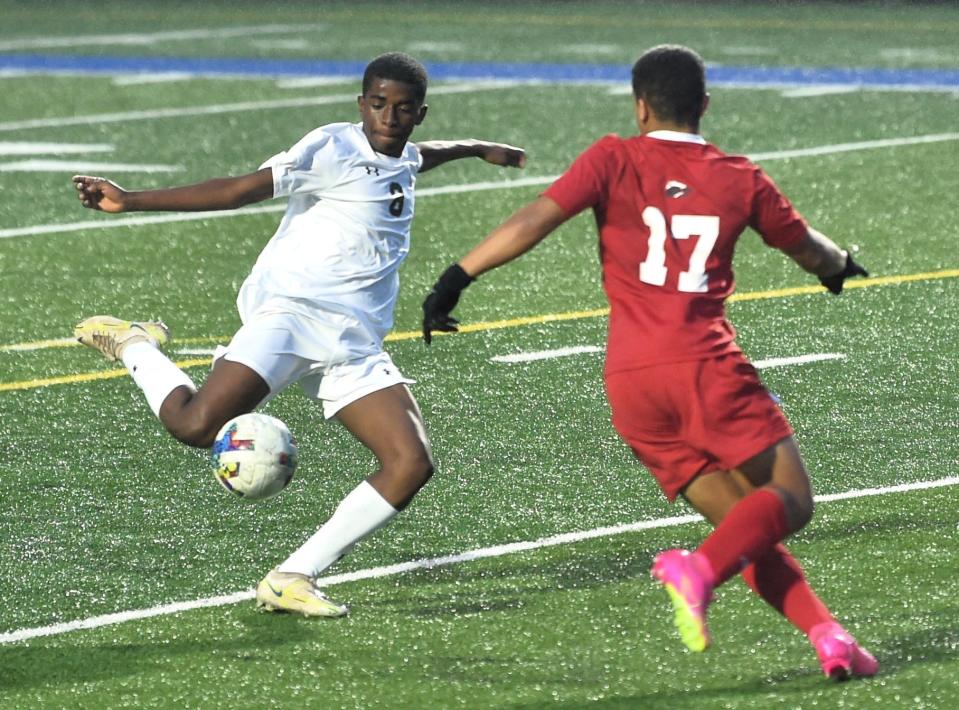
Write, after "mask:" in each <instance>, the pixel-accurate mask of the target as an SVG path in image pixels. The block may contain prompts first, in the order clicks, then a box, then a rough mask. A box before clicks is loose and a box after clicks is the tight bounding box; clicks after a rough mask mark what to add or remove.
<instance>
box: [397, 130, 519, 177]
mask: <svg viewBox="0 0 959 710" xmlns="http://www.w3.org/2000/svg"><path fill="white" fill-rule="evenodd" d="M416 147H417V148H418V149H419V151H420V154H421V155H422V156H423V166H422V167H421V168H420V172H421V173H422V172H426V171H427V170H432V169H433V168H435V167H436V166H437V165H442V164H443V163H448V162H449V161H451V160H459V159H460V158H482V159H483V160H485V161H486V162H487V163H492V164H493V165H500V166H502V167H504V168H522V167H525V165H526V152H525V151H524V150H523V149H522V148H517V147H516V146H512V145H508V144H506V143H490V142H488V141H480V140H475V139H472V138H470V139H465V140H454V141H423V142H421V143H417V144H416Z"/></svg>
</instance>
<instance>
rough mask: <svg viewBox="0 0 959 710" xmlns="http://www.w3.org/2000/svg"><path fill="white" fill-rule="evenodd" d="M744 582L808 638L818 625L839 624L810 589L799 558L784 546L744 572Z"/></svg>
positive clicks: (759, 559)
mask: <svg viewBox="0 0 959 710" xmlns="http://www.w3.org/2000/svg"><path fill="white" fill-rule="evenodd" d="M743 579H744V580H746V584H748V585H749V588H750V589H752V590H753V591H754V592H756V594H758V595H759V596H760V597H762V598H763V600H765V602H766V603H767V604H769V606H771V607H772V608H773V609H775V610H776V611H778V612H779V613H780V614H782V615H783V616H785V617H786V618H787V619H789V621H790V622H792V624H793V626H795V627H796V628H797V629H799V630H800V631H802V632H803V633H804V634H806V635H807V636H808V635H809V630H810V629H811V628H812V627H813V626H815V625H816V624H821V623H824V622H828V621H835V619H834V618H833V616H832V614H830V613H829V609H827V608H826V605H825V604H823V603H822V602H821V601H820V600H819V597H817V596H816V593H815V592H814V591H813V590H812V587H810V586H809V582H807V581H806V576H805V575H804V574H803V571H802V567H800V566H799V563H798V562H797V561H796V558H795V557H793V556H792V555H791V554H789V550H787V549H786V548H785V546H783V545H776V546H775V547H773V549H771V550H770V551H769V552H767V553H766V554H765V555H763V556H762V557H760V558H758V559H757V560H755V561H754V562H753V563H752V564H751V565H749V566H748V567H747V568H746V569H744V570H743Z"/></svg>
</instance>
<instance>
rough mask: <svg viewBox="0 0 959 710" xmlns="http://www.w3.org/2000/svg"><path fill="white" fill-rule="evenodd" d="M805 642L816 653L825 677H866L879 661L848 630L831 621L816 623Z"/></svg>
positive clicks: (872, 672)
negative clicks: (809, 643)
mask: <svg viewBox="0 0 959 710" xmlns="http://www.w3.org/2000/svg"><path fill="white" fill-rule="evenodd" d="M809 641H810V642H811V643H812V645H813V648H815V649H816V655H818V656H819V665H820V666H822V672H823V673H825V674H826V676H827V677H829V678H833V679H835V680H848V679H849V678H850V677H852V676H861V677H866V678H868V677H870V676H874V675H876V673H877V672H878V671H879V662H878V661H877V660H876V659H875V658H873V656H872V654H871V653H869V651H867V650H866V649H864V648H862V647H861V646H860V645H859V644H858V643H856V639H854V638H853V637H852V636H851V635H850V634H849V632H848V631H846V630H845V629H844V628H843V627H842V626H840V625H839V624H837V623H836V622H835V621H827V622H825V623H822V624H816V625H815V626H814V627H812V629H810V631H809Z"/></svg>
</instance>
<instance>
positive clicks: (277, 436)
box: [212, 413, 296, 501]
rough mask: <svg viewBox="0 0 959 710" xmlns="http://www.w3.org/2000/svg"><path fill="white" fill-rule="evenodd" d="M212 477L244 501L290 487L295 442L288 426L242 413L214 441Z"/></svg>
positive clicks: (255, 415) (270, 494)
mask: <svg viewBox="0 0 959 710" xmlns="http://www.w3.org/2000/svg"><path fill="white" fill-rule="evenodd" d="M212 460H213V475H214V476H215V477H216V480H217V481H219V482H220V485H222V486H223V487H224V488H225V489H226V490H228V491H230V492H231V493H233V494H234V495H236V496H239V497H240V498H243V499H244V500H250V501H253V500H265V499H266V498H271V497H272V496H275V495H276V494H277V493H279V492H280V491H282V490H283V489H284V488H286V487H287V485H289V483H290V481H291V480H292V479H293V471H294V469H295V468H296V442H295V441H294V440H293V436H292V435H291V434H290V430H289V429H287V428H286V424H284V423H283V422H281V421H280V420H279V419H277V418H276V417H271V416H269V415H266V414H256V413H252V414H241V415H240V416H238V417H234V418H233V419H231V420H230V421H228V422H227V423H226V424H224V425H223V428H222V429H220V432H219V433H218V434H217V435H216V440H215V441H214V442H213V451H212Z"/></svg>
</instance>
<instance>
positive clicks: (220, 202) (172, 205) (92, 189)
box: [73, 168, 273, 213]
mask: <svg viewBox="0 0 959 710" xmlns="http://www.w3.org/2000/svg"><path fill="white" fill-rule="evenodd" d="M73 185H74V187H76V189H77V197H78V198H79V199H80V203H81V204H82V205H83V206H84V207H88V208H89V209H93V210H100V211H101V212H114V213H116V212H196V211H203V210H231V209H235V208H237V207H242V206H243V205H248V204H250V203H252V202H260V201H262V200H268V199H270V198H271V197H273V171H272V169H271V168H263V169H261V170H257V171H256V172H255V173H248V174H247V175H240V176H238V177H226V178H216V179H214V180H207V181H206V182H201V183H197V184H196V185H184V186H183V187H168V188H161V189H158V190H139V191H131V190H124V189H123V188H122V187H120V186H119V185H117V184H116V183H115V182H112V181H110V180H107V179H106V178H102V177H90V176H89V175H74V176H73Z"/></svg>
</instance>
